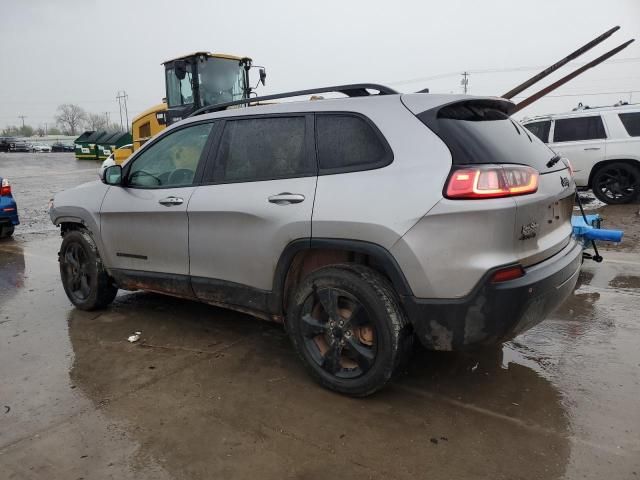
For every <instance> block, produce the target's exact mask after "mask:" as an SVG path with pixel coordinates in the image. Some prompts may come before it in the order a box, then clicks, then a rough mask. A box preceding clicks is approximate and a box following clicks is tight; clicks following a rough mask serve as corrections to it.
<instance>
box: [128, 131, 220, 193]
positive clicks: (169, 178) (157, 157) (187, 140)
mask: <svg viewBox="0 0 640 480" xmlns="http://www.w3.org/2000/svg"><path fill="white" fill-rule="evenodd" d="M212 126H213V123H201V124H198V125H193V126H191V127H186V128H182V129H180V130H177V131H175V132H173V133H170V134H169V135H167V136H165V137H163V138H162V139H160V140H159V141H158V142H156V143H154V144H153V145H151V146H150V147H149V148H147V149H146V150H145V151H144V152H142V153H141V154H140V155H139V156H137V157H136V158H135V159H134V160H133V164H132V165H131V168H130V170H129V173H128V177H127V178H128V181H127V185H128V186H130V187H144V188H165V187H180V186H188V185H191V184H192V183H193V178H194V176H195V173H196V168H197V167H198V162H199V161H200V156H201V155H202V150H203V149H204V146H205V144H206V143H207V138H208V137H209V133H210V132H211V128H212Z"/></svg>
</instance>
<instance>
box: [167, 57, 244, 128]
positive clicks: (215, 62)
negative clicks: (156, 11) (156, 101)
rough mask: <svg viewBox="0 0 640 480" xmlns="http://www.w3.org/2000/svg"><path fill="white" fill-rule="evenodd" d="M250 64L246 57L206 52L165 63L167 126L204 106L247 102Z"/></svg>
mask: <svg viewBox="0 0 640 480" xmlns="http://www.w3.org/2000/svg"><path fill="white" fill-rule="evenodd" d="M251 64H252V61H251V59H250V58H247V57H236V56H232V55H220V54H211V53H208V52H197V53H193V54H190V55H186V56H184V57H180V58H176V59H173V60H169V61H167V62H165V63H164V64H163V65H164V67H165V79H166V82H165V83H166V87H167V95H166V98H167V110H166V124H167V125H171V124H172V123H175V122H177V121H179V120H182V119H183V118H186V117H188V116H189V115H190V114H191V113H193V112H194V111H195V110H197V109H198V108H202V107H204V106H209V105H216V104H219V103H225V102H231V101H234V100H242V99H243V98H248V97H249V95H250V93H251V86H250V85H249V69H250V68H251Z"/></svg>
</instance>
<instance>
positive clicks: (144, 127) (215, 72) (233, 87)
mask: <svg viewBox="0 0 640 480" xmlns="http://www.w3.org/2000/svg"><path fill="white" fill-rule="evenodd" d="M162 65H163V66H164V70H165V85H166V97H165V98H164V100H163V102H162V103H159V104H158V105H154V106H153V107H151V108H149V109H147V110H145V111H144V112H142V113H141V114H140V115H138V116H137V117H135V118H134V119H133V121H132V124H131V134H132V137H133V144H132V145H131V147H130V148H120V149H118V150H117V151H116V152H115V155H114V160H115V162H116V163H118V164H121V163H122V162H124V161H125V160H126V159H127V158H129V156H130V155H131V154H132V153H133V152H134V151H136V150H137V149H138V148H140V147H141V146H142V145H143V144H144V143H145V142H146V141H147V140H149V139H150V138H152V137H153V136H154V135H156V134H157V133H158V132H160V131H162V130H164V129H165V128H166V127H167V126H168V125H171V124H172V123H175V122H177V121H179V120H182V119H183V118H186V117H188V116H189V115H190V114H191V113H193V112H194V111H196V110H197V109H199V108H202V107H205V106H210V105H216V104H219V103H226V102H231V101H234V100H242V99H248V98H249V97H250V95H251V93H252V92H253V91H254V89H255V87H251V85H250V83H249V81H250V78H249V71H250V70H251V68H254V65H253V61H252V60H251V59H250V58H249V57H238V56H234V55H225V54H219V53H210V52H195V53H191V54H189V55H184V56H182V57H178V58H174V59H172V60H167V61H166V62H163V63H162ZM255 68H259V72H260V80H259V83H262V84H263V85H264V83H265V79H266V77H267V74H266V71H265V69H264V67H255ZM256 86H257V84H256Z"/></svg>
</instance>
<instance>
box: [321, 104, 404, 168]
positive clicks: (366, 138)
mask: <svg viewBox="0 0 640 480" xmlns="http://www.w3.org/2000/svg"><path fill="white" fill-rule="evenodd" d="M316 148H317V151H318V162H319V164H320V173H338V172H350V171H356V170H368V169H373V168H380V167H384V166H386V165H388V164H389V163H391V160H392V159H393V157H392V154H391V150H390V149H389V148H388V147H387V146H386V145H385V144H384V143H382V140H381V139H380V136H379V135H378V134H377V133H376V131H375V130H374V129H373V127H372V126H371V125H369V123H367V122H366V121H365V120H364V119H363V118H361V117H358V116H355V115H348V114H317V115H316Z"/></svg>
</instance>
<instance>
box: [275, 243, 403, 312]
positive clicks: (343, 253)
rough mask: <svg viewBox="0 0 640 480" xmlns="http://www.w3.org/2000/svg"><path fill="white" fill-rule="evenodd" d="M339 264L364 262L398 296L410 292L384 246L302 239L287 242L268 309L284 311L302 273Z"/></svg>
mask: <svg viewBox="0 0 640 480" xmlns="http://www.w3.org/2000/svg"><path fill="white" fill-rule="evenodd" d="M338 263H356V264H361V265H367V266H369V267H371V268H373V269H374V270H376V271H378V272H379V273H381V274H382V275H384V276H385V277H386V278H387V279H388V280H389V281H390V282H391V284H392V285H393V288H394V290H395V291H396V293H397V294H398V295H400V296H404V295H411V294H412V291H411V287H410V286H409V282H408V281H407V279H406V278H405V276H404V274H403V273H402V270H401V268H400V265H399V264H398V262H397V261H396V259H395V258H394V257H393V255H392V254H391V253H390V252H389V251H388V250H387V249H386V248H384V247H382V246H380V245H378V244H375V243H372V242H367V241H363V240H349V239H336V238H312V239H311V238H301V239H297V240H294V241H292V242H290V243H289V244H288V245H287V246H286V247H285V249H284V250H283V251H282V253H281V255H280V258H279V259H278V263H277V265H276V269H275V273H274V279H273V290H272V292H273V295H271V300H270V302H271V305H270V310H271V311H272V312H274V313H277V314H280V313H283V312H285V311H286V305H287V301H288V298H289V292H290V291H291V290H292V289H294V288H295V287H296V286H297V285H298V283H299V282H300V281H301V280H302V279H303V278H304V277H305V276H307V275H308V274H309V273H311V272H313V271H315V270H318V269H319V268H322V267H324V266H327V265H333V264H338Z"/></svg>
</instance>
